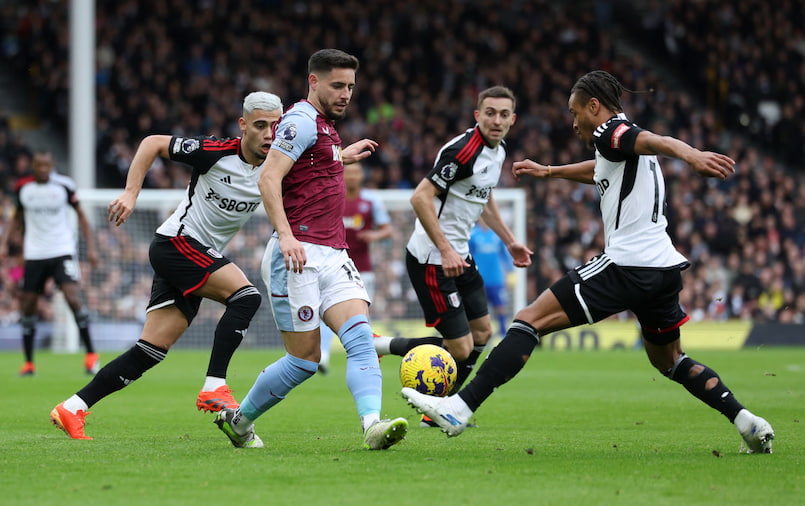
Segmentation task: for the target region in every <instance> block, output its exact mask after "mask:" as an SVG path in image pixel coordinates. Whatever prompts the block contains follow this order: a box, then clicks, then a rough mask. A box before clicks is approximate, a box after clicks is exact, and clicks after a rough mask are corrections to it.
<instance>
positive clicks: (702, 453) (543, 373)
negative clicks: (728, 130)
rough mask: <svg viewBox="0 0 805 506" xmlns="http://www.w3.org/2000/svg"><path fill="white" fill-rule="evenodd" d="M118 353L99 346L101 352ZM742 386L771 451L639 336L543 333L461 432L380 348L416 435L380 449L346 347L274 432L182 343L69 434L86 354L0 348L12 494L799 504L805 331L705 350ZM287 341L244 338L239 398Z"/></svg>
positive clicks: (22, 501) (270, 417)
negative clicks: (239, 439) (55, 420)
mask: <svg viewBox="0 0 805 506" xmlns="http://www.w3.org/2000/svg"><path fill="white" fill-rule="evenodd" d="M114 355H115V354H112V353H106V354H102V360H103V361H104V362H106V361H108V360H110V359H111V358H113V356H114ZM692 355H693V357H694V358H695V359H697V360H699V361H701V362H703V363H706V364H708V365H710V366H711V367H713V368H714V369H715V370H716V371H718V372H719V374H720V375H721V377H722V378H723V380H724V381H725V383H726V384H727V385H728V386H729V387H730V388H731V389H732V390H733V391H734V392H735V394H736V396H737V397H738V399H739V400H740V401H741V402H743V403H744V404H745V405H746V406H747V407H748V408H749V409H751V410H753V411H754V412H755V413H757V414H759V415H761V416H763V417H765V418H767V419H768V420H769V421H770V422H771V423H772V425H773V426H774V429H775V432H776V434H777V439H776V440H775V443H774V452H775V453H774V454H772V455H745V454H739V453H738V448H739V446H740V436H739V435H738V433H737V431H736V430H735V428H734V427H733V426H732V425H731V424H729V422H728V421H727V420H726V419H724V418H723V417H722V416H721V415H720V414H718V413H717V412H715V411H713V410H711V409H710V408H708V407H707V406H705V405H703V404H702V403H700V402H699V401H697V400H696V399H694V398H693V397H692V396H690V395H689V394H688V393H687V392H686V391H685V390H684V389H683V388H682V387H681V386H679V385H677V384H676V383H673V382H671V381H669V380H668V379H666V378H664V377H663V376H661V375H660V374H659V373H657V372H656V371H654V370H653V369H652V368H651V367H650V365H649V364H648V361H647V360H646V358H645V356H644V355H643V353H642V352H635V351H599V352H568V351H538V352H536V353H535V354H534V356H533V357H532V359H531V361H530V362H529V363H528V364H527V366H526V368H525V369H524V370H523V371H522V372H521V373H520V374H519V375H518V376H517V377H516V378H515V379H514V380H513V381H512V382H510V383H508V384H506V385H504V386H503V387H501V388H500V389H499V390H498V391H497V392H496V393H495V394H494V395H493V396H492V397H491V398H490V399H489V400H488V401H487V402H486V403H485V404H484V405H483V406H482V407H481V409H480V410H479V411H478V413H477V414H476V420H475V422H476V423H477V425H478V427H477V428H471V429H468V430H467V431H466V432H465V433H464V434H463V435H461V436H460V437H458V438H451V439H448V438H446V437H445V436H444V434H442V433H441V432H439V431H438V430H437V429H422V428H419V427H418V420H419V418H418V416H417V415H416V413H415V412H414V411H413V410H412V409H411V408H410V407H408V406H407V405H406V404H405V402H404V401H403V400H402V398H401V397H400V395H399V381H398V378H397V367H398V366H399V358H398V357H391V356H390V357H385V358H383V360H382V361H381V365H382V367H383V372H384V393H385V395H384V405H383V415H384V416H389V417H395V416H406V417H408V420H409V422H410V423H411V429H410V431H409V435H408V438H407V439H406V440H405V441H403V442H402V443H401V444H399V445H397V446H394V447H392V448H391V449H389V450H387V451H383V452H370V451H365V450H363V449H362V448H361V446H362V444H361V443H362V436H361V433H360V429H359V423H358V418H357V414H356V412H355V408H354V405H353V403H352V398H351V396H350V394H349V391H348V390H347V388H346V386H345V382H344V377H343V375H344V358H343V355H340V356H339V355H336V356H335V357H334V358H333V364H332V371H331V373H330V374H329V375H327V376H319V375H317V376H315V377H313V378H311V379H310V380H308V381H307V382H306V383H304V384H303V385H302V386H301V387H298V388H297V389H296V390H294V391H293V392H292V393H291V395H289V397H288V399H286V400H285V401H283V402H282V403H280V404H279V405H278V406H277V407H276V408H274V409H273V410H271V411H270V412H269V413H267V414H266V415H264V416H263V417H262V418H261V419H259V420H258V421H257V424H256V431H257V433H258V434H259V435H260V436H261V437H262V438H263V441H264V442H265V444H266V448H265V449H262V450H246V449H236V448H233V447H232V446H231V445H230V444H229V441H228V440H227V438H226V437H225V436H224V435H223V434H222V433H220V432H219V431H218V430H217V428H216V427H215V426H214V424H213V423H212V418H213V416H212V415H211V414H203V413H200V412H197V411H196V410H195V397H196V394H197V392H198V389H199V387H200V386H201V383H202V380H203V375H204V371H205V370H206V364H207V357H208V352H207V351H198V352H196V351H184V350H181V351H179V350H176V351H173V352H171V353H169V354H168V358H167V359H166V361H165V362H163V363H162V364H161V365H159V366H158V367H157V368H155V369H153V370H151V371H150V372H148V373H147V374H146V375H145V376H144V377H143V378H141V379H140V380H138V381H137V382H135V383H134V384H132V385H130V386H129V387H127V388H125V389H124V390H122V391H120V392H117V393H116V394H113V395H112V396H110V397H108V398H106V399H104V400H103V401H101V402H100V403H98V404H97V405H96V406H94V407H93V408H92V409H91V411H92V414H91V415H90V416H89V417H88V423H87V427H86V432H87V434H88V435H90V436H92V437H94V438H95V439H94V440H93V441H74V440H70V439H68V438H67V437H66V436H65V435H64V434H63V433H62V432H61V431H59V430H57V429H56V428H54V427H53V426H52V425H51V424H50V421H49V418H48V413H49V412H50V410H51V408H52V407H53V406H54V405H55V404H57V403H58V402H60V401H62V400H64V399H66V398H67V397H68V396H70V395H71V394H73V393H74V392H75V391H76V390H78V389H79V388H81V387H82V386H83V385H84V384H85V383H86V382H87V381H88V377H87V376H85V375H84V374H83V373H82V369H81V367H82V358H83V357H82V356H81V355H57V354H50V353H39V354H38V356H37V368H38V374H37V376H36V377H33V378H17V377H16V371H17V370H18V367H19V366H20V363H21V356H20V354H19V353H0V370H2V371H4V372H3V373H2V376H3V379H2V385H3V391H4V392H5V393H6V394H8V395H9V397H8V398H7V401H8V402H6V405H5V406H6V407H5V409H4V410H3V412H2V415H0V420H2V422H0V426H1V427H2V431H0V456H1V458H2V461H1V462H2V471H0V490H1V491H2V495H1V496H0V497H2V503H3V504H8V505H28V504H31V505H33V504H36V505H48V504H54V505H59V506H67V505H71V504H80V505H83V506H86V505H88V504H105V505H117V504H121V505H130V504H151V505H171V504H177V505H178V504H194V503H195V504H215V503H220V504H227V505H230V504H243V503H246V504H264V503H265V504H280V505H284V504H298V505H307V504H356V505H363V504H394V505H398V504H399V505H407V504H411V505H418V506H421V505H422V504H449V505H454V504H479V505H488V504H556V505H564V504H574V505H576V504H595V505H598V504H654V505H663V504H669V505H670V504H686V505H695V504H707V505H712V504H731V505H738V504H747V505H759V504H802V501H803V497H805V457H804V456H803V455H804V454H805V434H804V433H803V422H805V421H804V420H803V418H805V349H802V348H797V349H764V350H741V351H735V352H732V351H730V352H725V351H718V352H703V351H697V352H695V353H693V354H692ZM279 356H280V352H279V351H278V350H266V351H253V350H241V351H239V352H238V353H237V354H236V355H235V358H234V360H233V363H232V367H231V372H230V378H229V384H230V386H231V387H232V388H233V389H234V390H235V396H236V398H238V399H241V398H242V397H243V396H244V395H245V394H246V392H247V391H248V388H249V387H250V386H251V384H252V382H253V380H254V378H255V376H256V375H257V373H258V372H259V371H260V370H261V369H262V368H263V367H264V366H266V365H267V364H268V363H270V362H272V361H273V360H275V359H276V358H278V357H279Z"/></svg>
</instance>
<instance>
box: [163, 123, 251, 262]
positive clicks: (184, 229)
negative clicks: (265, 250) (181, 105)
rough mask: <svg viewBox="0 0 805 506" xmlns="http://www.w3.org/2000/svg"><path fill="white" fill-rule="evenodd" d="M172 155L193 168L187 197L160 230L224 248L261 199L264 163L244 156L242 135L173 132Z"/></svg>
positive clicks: (217, 247)
mask: <svg viewBox="0 0 805 506" xmlns="http://www.w3.org/2000/svg"><path fill="white" fill-rule="evenodd" d="M170 158H171V160H175V161H178V162H183V163H186V164H188V165H191V166H192V167H193V172H192V175H191V177H190V184H188V185H187V191H186V193H185V196H184V198H183V199H182V201H181V203H179V206H178V207H177V208H176V211H174V212H173V214H172V215H171V216H170V217H169V218H168V219H167V220H165V222H164V223H162V225H160V226H159V228H157V230H156V231H157V233H158V234H162V235H165V236H169V237H173V236H178V235H186V236H190V237H192V238H194V239H196V240H198V241H200V242H201V243H202V244H205V245H209V246H211V247H212V248H214V249H216V250H218V251H219V252H220V251H221V250H223V249H224V247H225V246H226V245H227V244H228V243H229V241H230V240H231V239H232V237H233V236H234V235H235V234H236V233H237V232H238V230H240V229H241V227H243V225H244V224H245V223H246V221H248V219H249V218H251V216H252V214H253V213H254V212H255V211H256V210H257V209H258V207H259V206H260V204H261V203H262V198H261V196H260V189H259V188H258V187H257V180H258V179H259V177H260V167H259V166H253V165H251V164H250V163H248V162H246V161H244V160H243V159H242V158H241V156H240V139H239V138H235V139H223V140H219V139H216V138H215V137H173V138H171V141H170Z"/></svg>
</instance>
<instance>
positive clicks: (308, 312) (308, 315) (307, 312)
mask: <svg viewBox="0 0 805 506" xmlns="http://www.w3.org/2000/svg"><path fill="white" fill-rule="evenodd" d="M297 316H299V319H300V320H302V321H303V322H309V321H310V320H311V319H313V308H312V307H310V306H302V307H300V308H299V311H298V312H297Z"/></svg>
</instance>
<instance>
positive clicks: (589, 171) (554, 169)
mask: <svg viewBox="0 0 805 506" xmlns="http://www.w3.org/2000/svg"><path fill="white" fill-rule="evenodd" d="M594 173H595V160H585V161H583V162H578V163H570V164H567V165H542V164H539V163H537V162H534V161H532V160H521V161H519V162H514V164H513V165H512V175H513V176H514V179H515V180H517V181H519V180H520V176H531V177H538V178H543V179H547V178H562V179H569V180H571V181H577V182H579V183H585V184H593V182H594V181H593V174H594Z"/></svg>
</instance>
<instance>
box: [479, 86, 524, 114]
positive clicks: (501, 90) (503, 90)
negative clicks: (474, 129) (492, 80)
mask: <svg viewBox="0 0 805 506" xmlns="http://www.w3.org/2000/svg"><path fill="white" fill-rule="evenodd" d="M489 97H492V98H510V99H511V101H512V110H514V107H515V106H516V105H517V99H515V98H514V92H513V91H512V90H510V89H509V88H507V87H505V86H492V87H491V88H487V89H485V90H484V91H482V92H481V93H479V94H478V109H480V108H481V103H482V102H483V101H484V100H485V99H487V98H489Z"/></svg>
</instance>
